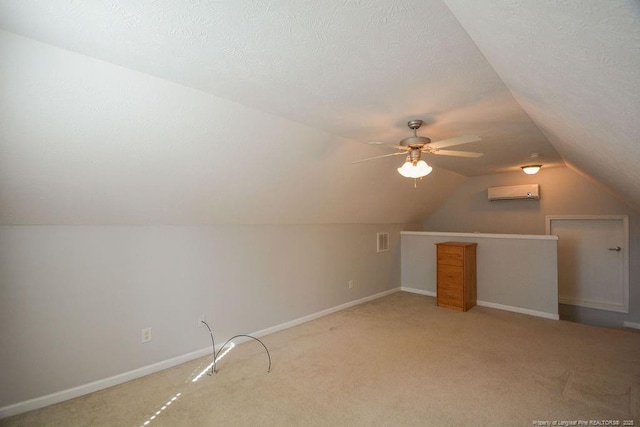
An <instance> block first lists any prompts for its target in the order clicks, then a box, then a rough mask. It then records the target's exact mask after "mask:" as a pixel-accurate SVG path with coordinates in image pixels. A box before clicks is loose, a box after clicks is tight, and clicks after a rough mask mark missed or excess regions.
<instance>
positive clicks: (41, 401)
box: [0, 288, 400, 419]
mask: <svg viewBox="0 0 640 427" xmlns="http://www.w3.org/2000/svg"><path fill="white" fill-rule="evenodd" d="M399 290H400V288H394V289H390V290H388V291H384V292H380V293H378V294H374V295H370V296H368V297H364V298H360V299H358V300H354V301H350V302H347V303H344V304H341V305H338V306H336V307H332V308H328V309H326V310H322V311H319V312H317V313H314V314H310V315H308V316H304V317H301V318H299V319H295V320H292V321H290V322H285V323H281V324H279V325H276V326H273V327H271V328H267V329H262V330H260V331H257V332H254V333H251V334H249V335H252V336H254V337H261V336H264V335H268V334H272V333H274V332H278V331H281V330H284V329H288V328H291V327H293V326H297V325H300V324H302V323H305V322H308V321H310V320H314V319H318V318H320V317H324V316H327V315H329V314H331V313H335V312H336V311H340V310H344V309H345V308H349V307H353V306H355V305H358V304H362V303H364V302H367V301H372V300H374V299H378V298H382V297H384V296H386V295H389V294H392V293H395V292H398V291H399ZM249 339H250V338H246V339H245V341H246V340H249ZM242 341H243V340H242V339H238V341H237V342H238V343H239V342H242ZM216 347H219V345H218V346H216ZM218 349H219V348H216V351H217V350H218ZM211 353H212V349H211V347H207V348H203V349H201V350H197V351H194V352H191V353H187V354H184V355H182V356H178V357H174V358H172V359H168V360H163V361H161V362H158V363H154V364H152V365H148V366H143V367H142V368H138V369H134V370H132V371H129V372H124V373H122V374H118V375H114V376H113V377H109V378H104V379H101V380H98V381H94V382H91V383H88V384H83V385H80V386H77V387H73V388H70V389H67V390H62V391H59V392H56V393H52V394H48V395H46V396H41V397H36V398H34V399H29V400H25V401H23V402H18V403H14V404H12V405H8V406H4V407H2V408H0V419H2V418H6V417H11V416H13V415H18V414H21V413H23V412H28V411H33V410H35V409H40V408H44V407H45V406H50V405H54V404H56V403H60V402H63V401H65V400H69V399H74V398H76V397H80V396H84V395H85V394H89V393H93V392H96V391H99V390H103V389H105V388H109V387H113V386H116V385H118V384H122V383H125V382H127V381H131V380H135V379H136V378H141V377H144V376H146V375H150V374H153V373H155V372H159V371H162V370H164V369H168V368H172V367H174V366H177V365H180V364H182V363H186V362H189V361H191V360H194V359H197V358H199V357H204V356H206V355H208V354H211Z"/></svg>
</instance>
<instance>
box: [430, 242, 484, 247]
mask: <svg viewBox="0 0 640 427" xmlns="http://www.w3.org/2000/svg"><path fill="white" fill-rule="evenodd" d="M438 245H443V246H477V245H478V244H477V243H472V242H440V243H436V246H438Z"/></svg>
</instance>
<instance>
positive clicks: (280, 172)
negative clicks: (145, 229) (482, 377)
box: [0, 0, 640, 223]
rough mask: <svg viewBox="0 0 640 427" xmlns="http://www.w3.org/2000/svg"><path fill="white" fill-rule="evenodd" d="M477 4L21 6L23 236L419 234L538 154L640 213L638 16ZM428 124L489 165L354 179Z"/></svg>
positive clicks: (8, 21)
mask: <svg viewBox="0 0 640 427" xmlns="http://www.w3.org/2000/svg"><path fill="white" fill-rule="evenodd" d="M468 3H469V2H464V1H455V0H445V1H444V2H443V1H440V0H429V1H388V0H386V1H382V0H378V1H351V2H344V1H338V0H336V1H322V2H307V1H302V2H301V1H293V0H292V1H275V2H274V1H270V2H266V1H265V2H262V1H255V2H239V1H199V2H191V1H154V2H129V1H124V0H120V1H114V0H111V1H102V2H78V1H71V0H51V1H47V2H41V1H35V0H21V1H18V0H15V1H9V0H0V28H1V29H2V30H5V31H7V33H5V35H4V36H3V38H2V40H3V45H2V46H3V47H2V51H1V54H2V58H0V59H2V67H3V82H2V89H3V92H4V93H5V96H4V97H3V98H4V99H3V100H2V104H1V107H2V110H1V113H2V116H0V120H2V121H3V122H4V123H3V130H0V132H2V134H0V135H1V136H2V141H1V143H2V145H1V146H0V149H2V150H3V151H2V153H3V158H1V159H0V162H2V163H0V166H1V167H0V178H1V179H2V183H0V202H2V204H3V207H2V208H0V215H1V219H2V221H3V222H5V223H48V222H53V223H105V222H115V223H147V222H157V223H207V222H260V223H263V222H292V223H297V222H350V221H352V222H396V221H397V222H405V221H419V220H421V219H422V218H424V216H425V215H428V213H429V212H430V210H432V209H433V208H434V206H435V205H436V204H437V203H438V202H439V201H440V200H441V199H442V198H443V197H446V194H447V192H448V191H452V190H453V189H454V188H455V186H456V185H458V184H459V183H460V182H461V181H462V180H464V176H473V175H482V174H489V173H496V172H504V171H512V170H517V169H518V167H519V166H520V165H522V164H525V163H528V162H529V156H530V154H531V153H540V155H541V157H540V161H541V163H543V164H545V166H553V165H559V164H563V163H564V162H566V163H568V164H570V165H572V166H573V167H575V168H577V169H579V170H580V171H581V172H583V173H585V174H586V175H589V176H592V177H594V178H596V179H598V180H600V181H602V182H603V183H605V184H606V185H608V186H609V187H610V188H612V189H613V190H614V191H616V192H617V193H618V194H621V195H622V196H623V197H624V198H625V199H626V200H627V202H628V203H630V204H632V205H635V206H636V207H637V206H640V187H639V185H640V184H638V182H640V179H638V178H639V177H638V176H637V174H638V173H639V172H638V171H637V169H639V168H631V167H629V165H630V163H631V162H635V163H637V160H638V159H640V155H639V153H638V135H639V132H638V124H637V123H635V122H634V120H633V119H634V118H635V117H637V116H638V114H637V112H638V104H639V102H638V93H639V91H638V81H639V80H640V79H639V78H638V77H639V76H638V69H640V66H639V64H638V58H640V55H639V54H638V46H640V43H638V41H639V40H638V30H637V28H638V25H637V24H638V4H637V3H636V2H634V1H631V0H629V1H627V2H586V1H585V2H578V3H579V4H580V5H582V6H584V7H571V6H567V5H564V6H563V5H560V6H558V5H556V2H535V3H533V4H532V3H531V2H524V1H523V2H518V1H509V2H504V1H502V2H497V1H490V0H483V1H477V2H472V4H468ZM613 3H615V4H613ZM593 24H596V25H593ZM12 34H16V35H19V36H24V37H27V38H29V39H31V40H35V41H38V42H42V43H44V44H39V43H34V42H32V41H29V40H28V39H23V38H21V37H16V36H13V35H12ZM54 47H55V48H54ZM56 48H60V49H56ZM103 61H104V62H103ZM584 82H586V84H583V83H584ZM618 101H620V102H618ZM414 118H419V119H423V120H425V122H426V123H427V126H426V127H424V128H423V129H421V130H420V134H421V135H425V136H429V137H431V138H432V139H433V140H438V139H442V138H448V137H453V136H457V135H463V134H477V135H479V136H481V137H482V141H479V142H475V143H469V144H466V145H462V146H459V147H457V148H456V149H460V150H469V151H481V152H484V153H485V156H484V157H482V158H479V159H467V158H452V157H445V156H429V158H428V159H427V160H428V161H429V163H431V164H432V165H433V166H434V167H435V169H436V172H437V173H434V174H432V175H430V176H429V177H427V178H425V180H423V181H422V182H420V183H419V184H418V188H417V189H413V185H411V184H408V180H406V179H403V178H399V176H398V174H397V173H396V172H395V168H396V167H397V166H399V163H401V162H402V160H401V159H400V158H399V157H393V158H386V159H381V160H378V161H375V162H368V163H366V164H357V165H351V162H352V161H354V160H358V159H360V158H366V157H371V156H375V155H378V154H386V153H387V152H388V151H385V149H384V148H381V147H373V146H370V145H368V144H367V142H369V141H382V142H385V143H389V144H393V143H397V142H398V141H399V140H400V139H402V138H404V137H406V136H409V134H410V132H409V129H408V128H407V127H406V122H407V120H409V119H414ZM611 136H613V137H614V138H613V139H612V138H610V137H611ZM558 153H561V154H562V157H560V156H559V155H558ZM603 157H604V160H603ZM616 163H619V164H622V165H623V166H624V169H623V170H616V168H611V167H610V165H611V164H616ZM635 163H634V164H635ZM627 169H628V170H627ZM239 170H243V171H245V172H239ZM248 171H251V172H248ZM78 177H82V178H81V179H80V180H78ZM439 177H440V178H439ZM97 189H99V191H96V190H97ZM180 206H182V207H180ZM47 207H48V208H49V211H48V212H47V211H46V210H47Z"/></svg>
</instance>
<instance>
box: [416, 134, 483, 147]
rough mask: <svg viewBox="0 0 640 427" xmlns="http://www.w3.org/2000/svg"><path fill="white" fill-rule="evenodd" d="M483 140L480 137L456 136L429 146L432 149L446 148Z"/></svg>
mask: <svg viewBox="0 0 640 427" xmlns="http://www.w3.org/2000/svg"><path fill="white" fill-rule="evenodd" d="M481 139H482V138H480V137H479V136H478V135H462V136H455V137H453V138H447V139H441V140H440V141H436V142H432V143H430V144H428V145H429V147H431V148H445V147H452V146H454V145H459V144H466V143H467V142H474V141H480V140H481Z"/></svg>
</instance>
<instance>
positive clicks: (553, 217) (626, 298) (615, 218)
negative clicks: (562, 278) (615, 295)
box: [546, 215, 629, 313]
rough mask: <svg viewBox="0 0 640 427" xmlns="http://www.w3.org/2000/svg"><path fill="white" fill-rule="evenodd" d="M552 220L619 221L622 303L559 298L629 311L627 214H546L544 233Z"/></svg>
mask: <svg viewBox="0 0 640 427" xmlns="http://www.w3.org/2000/svg"><path fill="white" fill-rule="evenodd" d="M553 220H586V221H588V220H599V221H602V220H604V221H607V220H611V221H620V220H622V228H623V230H622V231H623V234H624V236H623V239H624V241H623V245H624V246H623V248H624V250H623V252H622V298H623V301H622V305H621V306H620V305H615V306H614V305H611V304H600V303H594V302H590V301H575V300H567V299H565V298H559V299H558V300H559V302H560V303H561V304H568V305H575V306H579V307H588V308H596V309H599V310H607V311H616V312H619V313H629V216H628V215H547V216H546V234H547V235H551V225H552V221H553Z"/></svg>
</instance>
